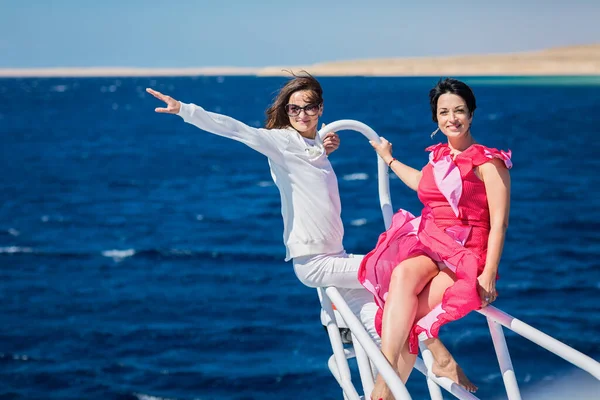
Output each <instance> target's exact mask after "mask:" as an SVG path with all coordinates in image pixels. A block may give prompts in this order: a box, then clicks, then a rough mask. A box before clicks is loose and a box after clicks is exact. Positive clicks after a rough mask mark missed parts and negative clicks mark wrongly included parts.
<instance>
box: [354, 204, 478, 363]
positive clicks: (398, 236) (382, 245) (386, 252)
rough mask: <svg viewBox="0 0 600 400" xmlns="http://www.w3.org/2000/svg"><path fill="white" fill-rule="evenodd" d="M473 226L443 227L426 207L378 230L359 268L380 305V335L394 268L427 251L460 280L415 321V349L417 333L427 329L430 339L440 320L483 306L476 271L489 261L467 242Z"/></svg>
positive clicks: (400, 213) (412, 341) (413, 350)
mask: <svg viewBox="0 0 600 400" xmlns="http://www.w3.org/2000/svg"><path fill="white" fill-rule="evenodd" d="M471 229H472V228H471V227H470V226H467V225H453V226H448V227H444V228H441V227H439V226H438V225H436V223H435V222H434V220H433V216H432V214H431V210H429V209H428V208H425V210H424V211H423V214H422V215H421V217H418V218H415V217H414V216H413V215H412V214H411V213H409V212H407V211H405V210H400V211H398V212H397V213H396V214H395V215H394V217H393V219H392V224H391V226H390V228H389V229H388V230H387V231H386V232H384V233H382V234H381V235H380V237H379V240H378V242H377V245H376V246H375V249H374V250H372V251H371V252H369V253H368V254H367V255H366V256H365V258H364V259H363V261H362V263H361V266H360V269H359V273H358V278H359V280H360V282H361V283H362V284H363V286H365V288H366V289H367V290H369V291H370V292H371V293H372V294H373V295H374V297H375V301H376V303H377V304H378V306H379V307H380V310H379V313H378V318H377V319H376V328H377V331H378V333H379V334H381V317H382V310H383V307H384V306H385V300H386V298H387V294H388V290H389V285H390V279H391V276H392V271H393V270H394V268H396V267H397V266H398V265H399V264H400V263H401V262H402V261H404V260H406V259H408V258H412V257H415V256H418V255H425V256H428V257H430V258H431V259H432V260H434V261H436V262H438V263H443V264H445V265H446V266H447V267H448V268H450V269H451V270H452V271H453V272H454V273H455V275H456V282H455V283H454V284H453V285H452V286H451V287H449V288H448V289H447V290H446V292H445V293H444V296H443V299H442V302H441V304H439V305H438V306H437V307H435V308H434V309H433V310H432V311H431V312H429V314H427V315H426V316H425V317H423V318H422V319H420V320H419V321H417V323H416V324H415V325H414V326H413V328H412V329H411V333H410V336H409V348H410V352H411V353H413V354H417V352H418V349H419V346H418V340H419V335H421V334H424V335H426V338H433V337H438V334H439V329H440V327H441V326H442V325H444V324H446V323H448V322H450V321H454V320H456V319H459V318H462V317H463V316H465V315H467V314H468V313H469V312H471V311H473V310H476V309H478V308H480V307H481V300H480V298H479V294H478V291H477V276H478V275H479V273H480V271H481V270H482V269H483V265H484V263H485V260H482V259H481V257H480V256H479V255H478V254H477V253H476V252H474V251H472V250H471V249H468V248H466V247H464V244H465V242H466V241H467V239H468V237H469V235H470V233H471ZM422 338H425V337H422Z"/></svg>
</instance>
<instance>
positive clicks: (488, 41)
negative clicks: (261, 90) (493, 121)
mask: <svg viewBox="0 0 600 400" xmlns="http://www.w3.org/2000/svg"><path fill="white" fill-rule="evenodd" d="M599 18H600V0H570V1H564V0H563V1H559V0H505V1H502V0H496V1H492V0H453V1H439V0H413V1H405V0H369V1H366V0H363V1H359V0H345V1H342V0H271V1H268V0H214V1H209V0H195V1H194V0H175V1H172V0H171V1H169V0H163V1H158V0H0V68H37V67H175V68H180V67H225V66H232V67H264V66H286V65H295V66H297V65H310V64H314V63H319V62H328V61H341V60H356V59H366V58H394V57H420V56H440V55H461V54H489V53H506V52H517V51H528V50H541V49H545V48H550V47H557V46H567V45H577V44H591V43H600V24H599V23H598V19H599Z"/></svg>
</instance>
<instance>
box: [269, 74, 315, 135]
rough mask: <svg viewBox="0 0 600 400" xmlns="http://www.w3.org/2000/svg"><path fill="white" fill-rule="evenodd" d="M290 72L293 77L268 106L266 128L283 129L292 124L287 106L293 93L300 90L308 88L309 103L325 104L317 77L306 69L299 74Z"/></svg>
mask: <svg viewBox="0 0 600 400" xmlns="http://www.w3.org/2000/svg"><path fill="white" fill-rule="evenodd" d="M288 72H289V73H290V74H291V75H292V77H293V78H291V79H290V80H289V81H288V82H287V83H286V84H285V85H284V86H283V87H282V88H281V89H280V90H279V92H278V93H277V96H276V97H275V100H273V103H271V105H270V106H269V108H267V111H266V114H267V119H266V121H265V128H267V129H282V128H287V127H289V126H290V118H289V117H288V115H287V113H286V112H285V106H286V105H287V104H288V102H289V101H290V97H291V96H292V94H294V93H296V92H298V91H301V90H307V91H309V92H310V94H309V95H308V96H309V98H308V103H311V104H323V89H322V88H321V84H320V83H319V81H317V80H316V79H315V77H313V76H312V75H311V74H309V73H308V72H306V71H300V74H299V75H296V74H294V73H293V72H291V71H288Z"/></svg>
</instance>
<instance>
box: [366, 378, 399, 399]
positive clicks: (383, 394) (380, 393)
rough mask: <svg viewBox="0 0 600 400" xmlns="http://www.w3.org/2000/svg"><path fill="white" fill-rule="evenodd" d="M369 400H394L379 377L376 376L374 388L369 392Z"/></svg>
mask: <svg viewBox="0 0 600 400" xmlns="http://www.w3.org/2000/svg"><path fill="white" fill-rule="evenodd" d="M371 400H394V395H393V394H392V392H391V391H390V388H388V385H387V384H386V383H385V381H384V380H383V377H382V376H381V375H377V380H376V381H375V387H374V388H373V392H371Z"/></svg>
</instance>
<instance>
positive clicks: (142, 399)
mask: <svg viewBox="0 0 600 400" xmlns="http://www.w3.org/2000/svg"><path fill="white" fill-rule="evenodd" d="M133 395H134V396H135V397H136V398H137V399H138V400H176V399H175V398H174V397H156V396H151V395H149V394H143V393H134V394H133Z"/></svg>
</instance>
